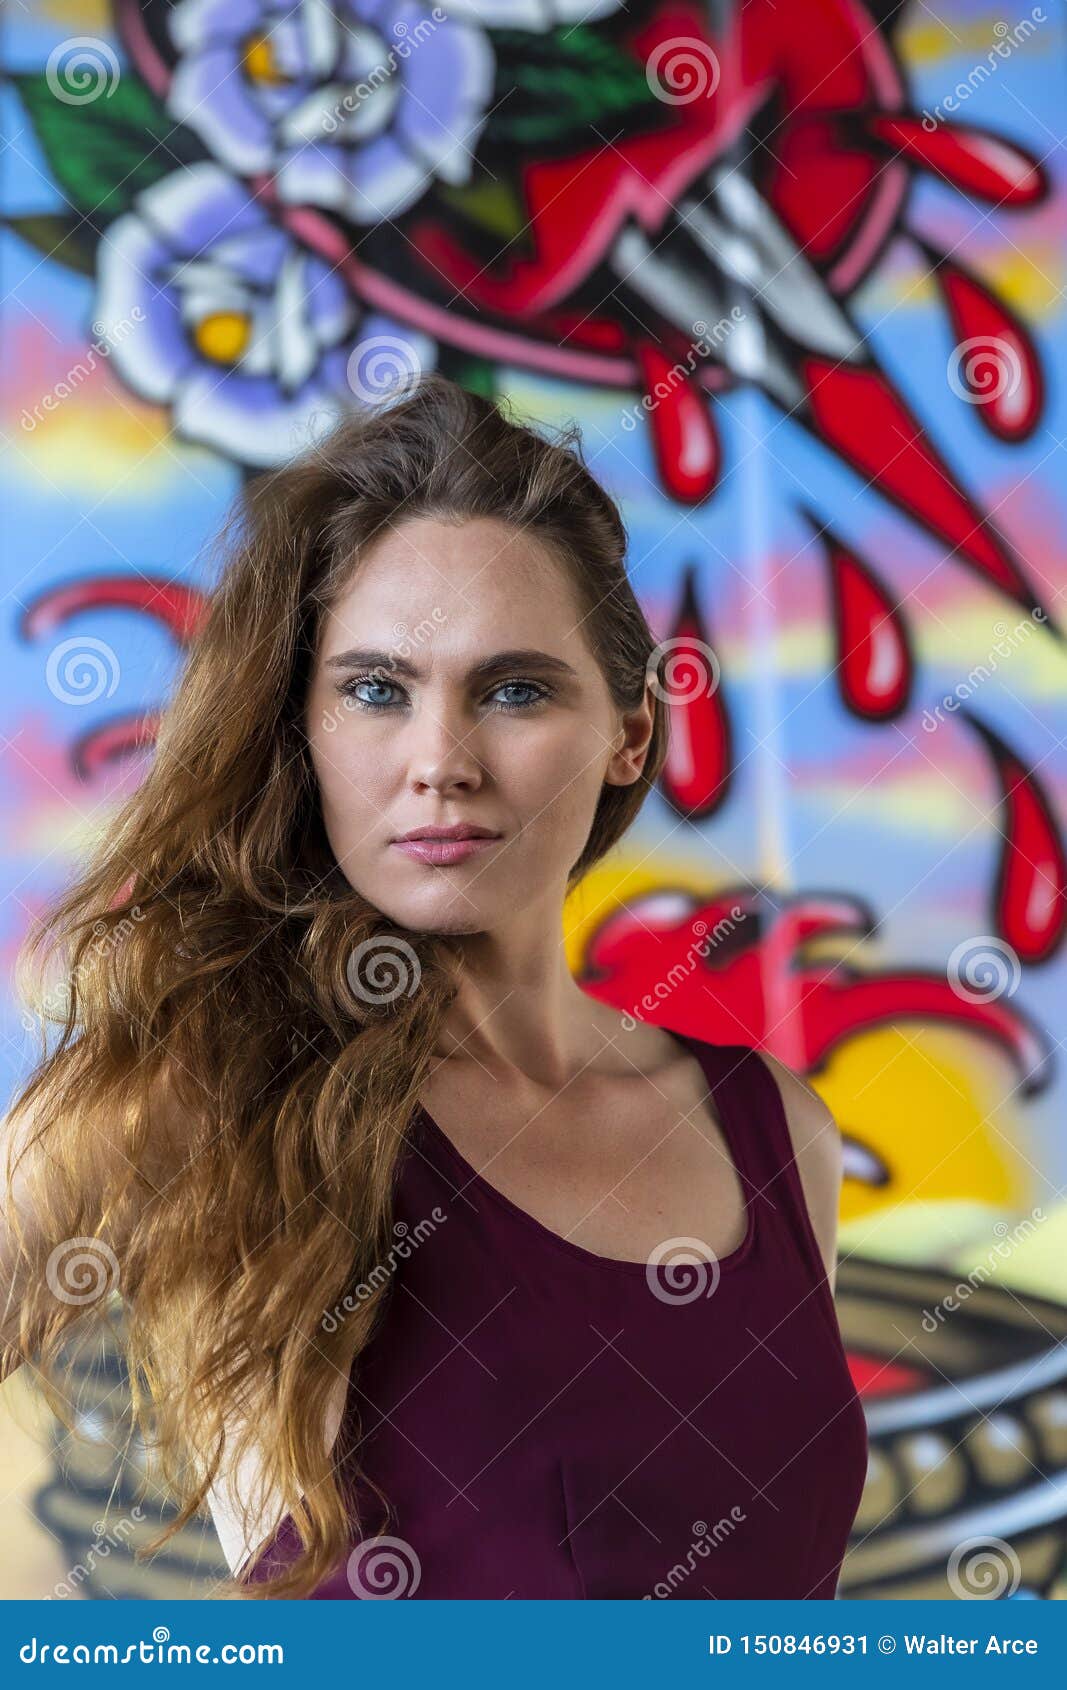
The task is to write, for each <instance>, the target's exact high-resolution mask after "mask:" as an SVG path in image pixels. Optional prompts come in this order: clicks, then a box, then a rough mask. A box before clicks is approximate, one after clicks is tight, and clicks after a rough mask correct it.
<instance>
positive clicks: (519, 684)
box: [493, 681, 547, 710]
mask: <svg viewBox="0 0 1067 1690" xmlns="http://www.w3.org/2000/svg"><path fill="white" fill-rule="evenodd" d="M515 689H517V690H518V691H519V692H528V693H530V692H532V693H533V695H534V696H533V697H532V698H526V699H523V700H522V702H521V703H519V704H514V703H512V704H494V705H493V709H494V710H528V709H529V708H530V706H531V705H533V704H540V702H541V700H542V699H543V698H545V697H547V693H546V691H545V688H544V687H539V686H538V685H537V684H536V682H534V681H504V682H502V683H501V685H500V686H498V687H497V688H496V689H495V690H496V691H497V692H510V691H513V690H515Z"/></svg>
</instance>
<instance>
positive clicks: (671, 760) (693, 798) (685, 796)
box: [660, 565, 732, 821]
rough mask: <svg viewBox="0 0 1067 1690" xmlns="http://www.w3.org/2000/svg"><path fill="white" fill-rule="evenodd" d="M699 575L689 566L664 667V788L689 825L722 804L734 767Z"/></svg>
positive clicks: (664, 792)
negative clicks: (701, 602)
mask: <svg viewBox="0 0 1067 1690" xmlns="http://www.w3.org/2000/svg"><path fill="white" fill-rule="evenodd" d="M695 574H696V572H695V570H694V568H693V566H692V565H690V567H689V568H688V569H687V570H686V573H685V580H684V583H683V587H682V598H681V604H680V606H679V610H678V615H677V617H676V618H675V622H674V626H673V628H672V629H671V632H670V634H669V636H668V638H667V639H666V640H664V641H663V642H662V645H663V647H664V648H665V653H664V663H663V666H662V669H661V678H662V681H663V685H664V688H665V691H666V694H667V696H668V700H669V702H668V705H667V709H668V715H669V721H670V740H669V745H668V750H667V757H666V761H665V762H664V765H663V770H662V773H661V775H660V788H661V791H662V793H663V796H664V798H665V799H666V800H667V803H668V804H670V805H671V807H672V809H674V810H677V812H678V813H679V815H682V816H685V817H686V818H687V819H688V820H690V821H699V820H703V818H704V817H705V816H709V815H710V814H711V812H712V811H713V810H715V809H717V808H718V806H719V805H720V804H721V803H722V801H723V798H724V797H725V795H726V789H727V786H728V784H729V778H730V769H731V763H732V755H731V733H730V723H729V718H728V717H727V714H726V706H725V702H724V700H723V695H722V688H721V686H720V685H719V668H718V660H717V659H716V657H715V654H714V652H713V651H712V648H711V644H710V641H709V640H708V637H707V635H708V630H707V625H706V623H705V621H704V618H703V616H702V615H701V611H700V607H699V605H698V603H697V597H696V583H695Z"/></svg>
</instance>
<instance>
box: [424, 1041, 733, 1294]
mask: <svg viewBox="0 0 1067 1690" xmlns="http://www.w3.org/2000/svg"><path fill="white" fill-rule="evenodd" d="M662 1031H663V1032H665V1033H669V1034H670V1036H671V1038H672V1039H674V1040H676V1041H677V1043H678V1044H680V1045H681V1046H682V1048H683V1049H684V1050H688V1051H689V1053H690V1055H692V1056H694V1057H695V1058H696V1060H697V1062H698V1063H699V1064H700V1070H701V1072H702V1074H703V1075H704V1078H705V1080H706V1081H707V1084H708V1089H709V1091H710V1092H711V1094H712V1096H713V1098H714V1097H715V1093H716V1089H717V1083H718V1079H719V1077H720V1075H719V1072H718V1071H717V1070H716V1069H715V1068H714V1066H713V1063H714V1055H713V1053H717V1052H718V1051H719V1050H720V1049H722V1048H723V1047H721V1046H719V1045H712V1044H709V1043H708V1041H707V1040H705V1039H698V1038H696V1037H694V1036H693V1035H692V1034H689V1033H679V1032H676V1031H675V1029H674V1028H673V1027H664V1028H663V1029H662ZM717 1101H718V1100H717V1098H716V1102H717ZM417 1110H418V1114H419V1117H420V1118H421V1120H422V1122H423V1123H424V1124H425V1125H426V1126H428V1127H429V1128H430V1131H431V1134H432V1136H433V1138H434V1140H435V1141H436V1143H437V1144H438V1145H439V1146H440V1147H441V1149H442V1150H443V1151H444V1152H445V1154H446V1155H447V1156H448V1157H449V1158H450V1159H451V1161H452V1162H453V1163H454V1164H455V1166H456V1167H457V1168H458V1169H459V1170H460V1172H461V1173H462V1174H463V1176H464V1180H465V1184H466V1185H471V1186H473V1187H474V1188H475V1190H477V1191H480V1192H481V1193H482V1194H483V1196H484V1197H485V1198H486V1199H487V1201H489V1202H491V1203H494V1204H495V1205H496V1206H497V1207H498V1208H500V1209H502V1210H504V1211H505V1213H507V1214H509V1215H510V1216H511V1217H512V1219H513V1220H515V1221H518V1222H519V1224H520V1225H522V1226H525V1227H526V1228H527V1230H528V1231H530V1232H533V1233H534V1234H535V1235H536V1236H537V1237H539V1238H540V1239H541V1240H542V1241H543V1242H544V1243H546V1244H547V1245H549V1246H550V1247H552V1248H554V1249H556V1250H559V1251H561V1252H562V1253H564V1254H565V1255H568V1256H570V1257H572V1258H574V1259H577V1260H578V1261H582V1262H585V1263H586V1264H587V1265H589V1266H592V1267H595V1268H597V1269H617V1270H618V1271H619V1272H620V1273H622V1274H625V1275H629V1276H630V1277H631V1278H636V1276H637V1275H638V1274H640V1276H641V1278H642V1279H643V1280H644V1281H646V1283H647V1280H648V1270H649V1263H648V1260H647V1259H646V1260H645V1261H640V1262H637V1261H632V1260H631V1259H630V1258H629V1257H619V1256H601V1255H599V1254H598V1253H597V1251H595V1250H587V1249H586V1247H585V1245H584V1244H576V1243H575V1242H574V1240H573V1239H570V1238H565V1237H564V1236H563V1234H562V1233H561V1232H554V1231H553V1229H552V1228H551V1227H550V1226H546V1225H545V1223H544V1222H543V1221H539V1220H538V1219H537V1216H536V1215H532V1214H531V1213H530V1211H529V1210H528V1209H523V1208H520V1206H519V1204H518V1203H515V1202H513V1201H512V1199H511V1198H510V1197H507V1196H505V1194H504V1192H502V1191H501V1190H499V1189H498V1187H497V1186H495V1185H493V1184H491V1183H490V1181H489V1180H487V1179H486V1178H485V1175H484V1174H480V1173H479V1172H478V1170H477V1168H475V1167H474V1165H473V1164H472V1163H471V1162H468V1160H467V1158H466V1157H465V1156H464V1155H463V1154H462V1152H461V1151H460V1150H458V1149H457V1148H456V1146H455V1145H454V1144H453V1142H452V1140H451V1139H450V1138H449V1136H448V1134H447V1133H446V1132H445V1131H444V1129H443V1127H441V1126H440V1125H439V1123H438V1122H437V1121H435V1120H434V1118H433V1116H432V1115H431V1114H430V1112H429V1110H428V1109H427V1108H426V1107H425V1106H424V1105H423V1104H421V1103H420V1104H419V1105H418V1106H417ZM717 1124H718V1125H719V1126H720V1128H721V1130H722V1135H723V1137H724V1139H725V1140H726V1145H727V1149H728V1150H729V1152H730V1160H731V1162H732V1164H733V1169H734V1173H735V1174H736V1175H737V1180H738V1184H739V1185H740V1187H741V1193H742V1197H743V1199H744V1205H745V1233H744V1236H743V1238H742V1239H741V1242H740V1243H739V1244H738V1245H737V1246H736V1248H735V1249H733V1250H731V1251H730V1253H729V1255H726V1256H719V1257H717V1258H715V1260H716V1261H717V1265H718V1272H719V1273H720V1274H721V1273H728V1272H730V1270H731V1269H733V1268H735V1267H740V1266H741V1264H742V1262H744V1261H745V1260H746V1259H747V1257H748V1256H749V1255H750V1254H751V1251H752V1248H753V1245H754V1243H755V1238H756V1221H757V1211H756V1207H755V1204H754V1203H753V1201H752V1198H751V1197H750V1196H749V1191H748V1180H747V1177H746V1172H745V1169H746V1157H745V1154H744V1152H743V1151H742V1150H741V1148H740V1144H739V1135H738V1133H737V1132H736V1130H735V1123H734V1122H733V1121H732V1120H731V1118H730V1111H729V1110H728V1109H719V1111H718V1123H717Z"/></svg>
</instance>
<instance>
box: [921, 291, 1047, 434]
mask: <svg viewBox="0 0 1067 1690" xmlns="http://www.w3.org/2000/svg"><path fill="white" fill-rule="evenodd" d="M935 274H936V276H937V280H938V282H939V284H940V287H941V291H942V293H943V294H944V297H945V304H946V305H947V307H948V311H949V316H950V317H951V319H952V327H953V330H954V332H955V334H956V337H957V340H958V342H959V344H958V345H957V347H956V351H955V353H954V354H953V357H952V359H951V361H950V364H949V383H950V385H951V386H952V387H953V388H954V389H955V390H956V391H957V392H961V391H962V392H963V393H964V394H965V396H966V397H968V398H969V399H970V400H972V401H973V403H974V405H975V409H976V411H977V414H978V417H979V419H980V421H981V422H983V423H984V424H985V426H986V428H988V430H989V432H990V433H991V434H995V435H997V436H998V438H999V439H1001V440H1007V441H1015V440H1025V439H1026V438H1027V436H1028V435H1030V434H1032V433H1033V431H1034V429H1035V427H1036V426H1037V421H1038V418H1039V417H1040V415H1041V409H1042V405H1043V404H1044V385H1043V382H1042V378H1041V365H1040V362H1039V360H1038V356H1037V353H1036V351H1035V350H1034V343H1033V341H1032V340H1031V339H1030V336H1029V335H1028V334H1027V332H1026V330H1025V329H1024V328H1023V325H1022V323H1020V322H1019V320H1018V318H1017V317H1015V316H1014V315H1013V314H1012V313H1011V312H1010V311H1009V310H1008V309H1007V307H1006V306H1005V305H1003V304H1002V303H1001V301H1000V300H999V299H998V298H997V297H996V295H995V294H994V293H991V292H990V290H989V289H988V288H987V287H985V286H984V285H983V283H981V282H980V281H978V280H977V278H976V277H974V276H971V275H968V273H967V271H966V270H962V269H961V268H960V266H959V265H958V264H954V263H952V262H951V261H950V260H949V259H942V260H941V261H940V263H939V264H938V265H937V267H936V270H935Z"/></svg>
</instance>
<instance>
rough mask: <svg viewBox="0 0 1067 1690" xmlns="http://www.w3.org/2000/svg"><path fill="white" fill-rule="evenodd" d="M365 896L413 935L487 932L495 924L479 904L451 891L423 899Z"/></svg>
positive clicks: (391, 919) (389, 918)
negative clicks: (492, 923)
mask: <svg viewBox="0 0 1067 1690" xmlns="http://www.w3.org/2000/svg"><path fill="white" fill-rule="evenodd" d="M364 896H365V897H367V898H368V901H369V902H370V903H372V904H375V905H376V906H377V908H378V909H380V910H381V912H382V914H383V915H384V916H385V917H387V919H388V920H389V921H395V922H396V923H397V925H398V926H399V927H404V928H406V929H407V931H408V932H409V933H442V934H453V933H454V934H461V933H484V932H485V931H486V929H487V928H488V927H489V926H490V925H491V917H490V915H489V914H488V912H487V911H486V910H484V909H483V908H482V907H481V906H480V905H479V904H478V903H476V902H475V901H474V900H473V899H467V898H464V897H461V896H460V895H459V894H457V893H454V892H449V891H448V890H447V889H446V890H444V891H443V892H442V890H441V889H440V888H437V889H435V890H434V891H430V890H429V889H427V896H426V897H425V898H419V899H412V898H388V897H381V898H376V897H375V896H374V895H373V893H365V894H364Z"/></svg>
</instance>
